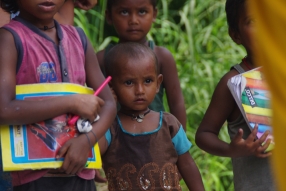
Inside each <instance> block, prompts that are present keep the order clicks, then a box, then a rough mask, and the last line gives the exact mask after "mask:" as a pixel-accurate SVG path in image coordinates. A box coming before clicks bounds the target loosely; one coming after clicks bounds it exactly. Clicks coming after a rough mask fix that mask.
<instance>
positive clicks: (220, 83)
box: [218, 68, 239, 86]
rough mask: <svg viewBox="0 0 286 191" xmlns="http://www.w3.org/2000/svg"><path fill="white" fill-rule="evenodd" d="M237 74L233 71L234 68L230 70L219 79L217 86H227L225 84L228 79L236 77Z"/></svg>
mask: <svg viewBox="0 0 286 191" xmlns="http://www.w3.org/2000/svg"><path fill="white" fill-rule="evenodd" d="M238 74H239V72H238V71H237V70H235V69H234V68H231V69H230V70H229V71H228V72H227V73H225V74H224V75H223V76H222V78H221V79H220V81H219V83H218V85H223V86H227V82H228V80H229V79H230V78H232V77H233V76H236V75H238Z"/></svg>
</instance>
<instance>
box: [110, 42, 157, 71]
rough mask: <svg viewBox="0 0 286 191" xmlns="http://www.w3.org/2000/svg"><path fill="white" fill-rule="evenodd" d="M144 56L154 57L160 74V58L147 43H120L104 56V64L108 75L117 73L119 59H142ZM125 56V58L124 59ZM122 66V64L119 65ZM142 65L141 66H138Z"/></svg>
mask: <svg viewBox="0 0 286 191" xmlns="http://www.w3.org/2000/svg"><path fill="white" fill-rule="evenodd" d="M144 57H152V58H153V60H154V64H155V70H156V74H157V75H158V74H159V68H158V60H157V57H156V55H155V53H154V52H153V51H152V50H151V49H150V48H149V47H148V46H146V45H144V44H140V43H136V42H126V43H119V44H117V45H115V46H114V47H112V48H111V50H110V51H109V52H108V53H107V54H106V56H105V58H104V66H105V71H106V74H107V75H110V76H114V75H116V71H115V67H114V66H115V65H116V64H117V65H118V64H120V63H118V61H124V58H125V59H126V58H127V59H128V58H131V59H142V58H144ZM122 58H123V60H122ZM119 67H120V66H119ZM138 67H140V66H138Z"/></svg>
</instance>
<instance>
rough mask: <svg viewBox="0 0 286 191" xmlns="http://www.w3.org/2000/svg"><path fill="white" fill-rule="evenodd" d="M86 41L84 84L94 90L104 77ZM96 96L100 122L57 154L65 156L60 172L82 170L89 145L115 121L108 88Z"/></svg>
mask: <svg viewBox="0 0 286 191" xmlns="http://www.w3.org/2000/svg"><path fill="white" fill-rule="evenodd" d="M87 41H88V48H87V52H86V63H85V71H86V84H87V86H89V87H92V88H93V89H94V90H96V89H97V88H98V87H99V86H100V85H101V84H102V83H103V81H104V77H103V74H102V73H101V71H100V67H99V64H98V62H97V58H96V54H95V52H94V50H93V48H92V46H91V43H90V42H89V40H88V39H87ZM98 96H99V97H100V98H102V99H103V100H104V105H103V106H102V107H101V110H100V113H99V114H100V120H98V121H97V122H96V123H93V125H92V126H93V129H92V131H93V132H89V133H88V134H86V135H84V134H83V135H80V136H79V137H78V138H77V139H71V140H69V141H68V142H67V143H66V144H65V145H64V146H63V147H62V148H61V149H60V151H59V153H58V157H63V156H65V160H64V162H63V165H62V167H61V170H62V171H63V172H66V173H67V174H75V173H78V172H80V171H81V170H82V169H83V168H84V165H85V162H86V160H87V156H88V153H89V150H90V148H91V145H94V144H95V143H96V142H97V141H98V140H99V139H100V138H101V137H102V136H103V135H104V134H105V132H106V131H107V129H108V128H109V127H110V126H111V124H112V122H113V120H114V119H115V115H116V104H115V101H114V99H113V96H112V94H111V91H110V89H109V88H108V86H105V87H104V88H103V90H102V91H101V92H100V93H99V95H98ZM87 137H88V138H87ZM89 144H90V145H89Z"/></svg>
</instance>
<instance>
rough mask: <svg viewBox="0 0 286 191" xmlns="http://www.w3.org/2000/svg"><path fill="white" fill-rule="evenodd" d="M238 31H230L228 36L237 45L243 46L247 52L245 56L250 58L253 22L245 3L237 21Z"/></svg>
mask: <svg viewBox="0 0 286 191" xmlns="http://www.w3.org/2000/svg"><path fill="white" fill-rule="evenodd" d="M238 30H239V31H235V32H234V31H231V32H230V35H231V37H232V39H233V40H234V41H235V42H236V43H237V44H241V45H242V46H244V48H245V49H246V51H247V55H248V56H251V55H252V53H253V51H252V50H253V48H252V47H253V43H254V42H253V39H254V38H253V37H254V35H255V20H254V18H253V16H252V14H251V12H250V11H249V9H247V3H245V4H244V6H243V7H242V9H241V14H240V17H239V21H238Z"/></svg>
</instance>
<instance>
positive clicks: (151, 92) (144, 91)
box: [112, 56, 163, 112]
mask: <svg viewBox="0 0 286 191" xmlns="http://www.w3.org/2000/svg"><path fill="white" fill-rule="evenodd" d="M119 62H120V63H122V64H117V67H115V68H114V70H116V71H117V73H116V75H115V76H114V77H113V80H112V87H113V90H114V91H115V94H116V96H117V100H118V102H119V103H120V106H121V108H122V109H124V110H133V111H139V112H140V111H145V110H146V108H147V107H148V106H149V105H150V103H151V102H152V101H153V99H154V97H155V95H156V93H157V92H158V91H159V87H160V84H161V82H162V79H163V78H162V75H161V74H160V75H159V76H158V75H157V73H156V69H155V64H154V60H153V59H152V58H151V57H148V56H146V57H144V58H141V59H124V60H123V59H120V60H119ZM118 65H120V66H118Z"/></svg>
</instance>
